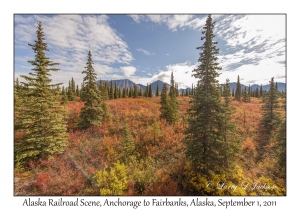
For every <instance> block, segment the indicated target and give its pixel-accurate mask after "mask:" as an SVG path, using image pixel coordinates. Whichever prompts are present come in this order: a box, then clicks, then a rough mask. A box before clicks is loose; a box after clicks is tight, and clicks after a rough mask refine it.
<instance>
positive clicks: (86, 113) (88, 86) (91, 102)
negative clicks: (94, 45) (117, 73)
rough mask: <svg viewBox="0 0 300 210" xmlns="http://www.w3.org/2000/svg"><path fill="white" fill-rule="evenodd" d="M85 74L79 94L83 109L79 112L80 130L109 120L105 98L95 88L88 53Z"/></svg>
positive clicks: (90, 57) (94, 78)
mask: <svg viewBox="0 0 300 210" xmlns="http://www.w3.org/2000/svg"><path fill="white" fill-rule="evenodd" d="M85 69H86V70H85V71H83V72H82V73H83V74H85V77H84V79H83V82H84V87H83V88H82V90H81V92H82V94H81V100H82V101H83V102H85V103H84V107H83V108H82V109H81V112H80V122H79V124H78V126H79V127H80V128H82V129H87V128H89V127H91V126H92V125H100V124H101V122H103V121H107V120H109V119H110V115H109V112H108V108H107V105H106V101H105V98H104V97H105V96H103V94H101V93H100V92H99V89H98V88H97V86H96V79H97V75H96V73H95V71H94V68H93V61H92V54H91V51H89V52H88V61H87V63H86V67H85Z"/></svg>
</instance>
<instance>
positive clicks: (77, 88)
mask: <svg viewBox="0 0 300 210" xmlns="http://www.w3.org/2000/svg"><path fill="white" fill-rule="evenodd" d="M76 96H80V91H79V87H78V85H76Z"/></svg>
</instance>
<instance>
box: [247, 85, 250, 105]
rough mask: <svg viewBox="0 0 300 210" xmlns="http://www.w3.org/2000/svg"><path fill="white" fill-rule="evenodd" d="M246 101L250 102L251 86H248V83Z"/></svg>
mask: <svg viewBox="0 0 300 210" xmlns="http://www.w3.org/2000/svg"><path fill="white" fill-rule="evenodd" d="M247 102H248V103H250V102H251V88H250V85H249V86H248V94H247Z"/></svg>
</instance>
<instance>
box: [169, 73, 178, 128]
mask: <svg viewBox="0 0 300 210" xmlns="http://www.w3.org/2000/svg"><path fill="white" fill-rule="evenodd" d="M170 83H171V87H170V106H169V108H170V111H169V113H170V116H169V119H168V121H169V122H170V123H174V122H176V121H178V119H179V114H178V111H179V103H178V101H177V98H176V88H175V81H174V75H173V72H172V74H171V81H170Z"/></svg>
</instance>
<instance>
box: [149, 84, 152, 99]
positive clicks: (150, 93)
mask: <svg viewBox="0 0 300 210" xmlns="http://www.w3.org/2000/svg"><path fill="white" fill-rule="evenodd" d="M152 96H153V94H152V85H151V84H150V85H149V90H148V97H149V98H152Z"/></svg>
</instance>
